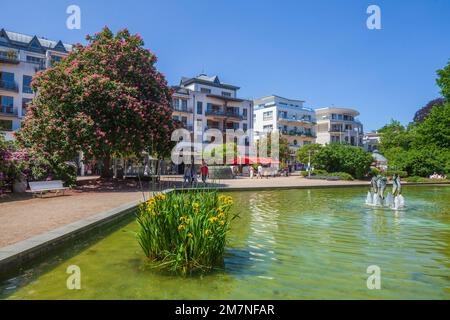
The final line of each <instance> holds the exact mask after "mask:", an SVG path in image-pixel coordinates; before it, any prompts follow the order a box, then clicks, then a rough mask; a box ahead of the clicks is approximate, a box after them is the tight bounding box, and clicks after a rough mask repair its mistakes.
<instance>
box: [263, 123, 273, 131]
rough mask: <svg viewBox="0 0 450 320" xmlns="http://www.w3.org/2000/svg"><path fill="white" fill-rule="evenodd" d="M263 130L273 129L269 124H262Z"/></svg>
mask: <svg viewBox="0 0 450 320" xmlns="http://www.w3.org/2000/svg"><path fill="white" fill-rule="evenodd" d="M263 130H264V131H266V132H268V131H272V130H273V125H271V124H269V125H265V126H263Z"/></svg>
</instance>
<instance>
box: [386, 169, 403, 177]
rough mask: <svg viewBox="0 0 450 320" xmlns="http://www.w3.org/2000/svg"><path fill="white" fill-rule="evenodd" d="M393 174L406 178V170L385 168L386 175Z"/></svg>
mask: <svg viewBox="0 0 450 320" xmlns="http://www.w3.org/2000/svg"><path fill="white" fill-rule="evenodd" d="M394 174H396V175H398V176H400V178H406V177H407V176H408V172H406V171H402V170H387V171H386V172H385V175H386V177H393V176H394Z"/></svg>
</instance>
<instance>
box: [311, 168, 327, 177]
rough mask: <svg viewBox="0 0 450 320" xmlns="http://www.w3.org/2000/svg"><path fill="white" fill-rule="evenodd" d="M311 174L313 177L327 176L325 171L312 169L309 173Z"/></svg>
mask: <svg viewBox="0 0 450 320" xmlns="http://www.w3.org/2000/svg"><path fill="white" fill-rule="evenodd" d="M311 174H312V175H315V176H328V175H329V174H328V172H327V171H326V170H321V169H314V170H313V171H312V172H311Z"/></svg>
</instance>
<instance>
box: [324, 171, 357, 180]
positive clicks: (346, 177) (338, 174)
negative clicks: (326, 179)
mask: <svg viewBox="0 0 450 320" xmlns="http://www.w3.org/2000/svg"><path fill="white" fill-rule="evenodd" d="M328 175H329V176H331V177H340V178H341V179H342V180H346V181H352V180H353V177H352V175H351V174H348V173H346V172H333V173H330V174H328Z"/></svg>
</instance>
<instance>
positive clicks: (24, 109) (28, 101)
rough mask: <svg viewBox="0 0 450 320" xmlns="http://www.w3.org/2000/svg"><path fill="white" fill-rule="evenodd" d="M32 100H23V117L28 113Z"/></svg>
mask: <svg viewBox="0 0 450 320" xmlns="http://www.w3.org/2000/svg"><path fill="white" fill-rule="evenodd" d="M31 100H32V99H27V98H23V99H22V115H23V116H24V115H25V114H26V113H27V109H28V104H29V103H30V102H31Z"/></svg>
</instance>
